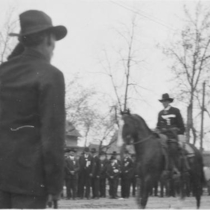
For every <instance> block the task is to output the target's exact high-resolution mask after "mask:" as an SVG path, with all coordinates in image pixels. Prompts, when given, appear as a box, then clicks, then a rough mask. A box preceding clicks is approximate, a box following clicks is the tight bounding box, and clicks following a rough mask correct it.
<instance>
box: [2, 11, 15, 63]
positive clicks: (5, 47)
mask: <svg viewBox="0 0 210 210" xmlns="http://www.w3.org/2000/svg"><path fill="white" fill-rule="evenodd" d="M14 10H15V8H12V7H11V8H10V9H9V11H7V12H6V14H5V19H4V20H3V21H2V22H3V24H2V25H1V26H0V63H2V62H4V61H5V60H6V59H7V56H8V55H9V54H10V52H11V51H12V49H13V48H14V46H15V43H16V42H17V40H14V38H12V37H10V36H9V34H10V33H11V32H14V31H15V29H16V28H17V21H15V20H13V17H12V16H13V13H14Z"/></svg>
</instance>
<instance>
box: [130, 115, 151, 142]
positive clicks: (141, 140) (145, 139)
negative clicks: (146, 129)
mask: <svg viewBox="0 0 210 210" xmlns="http://www.w3.org/2000/svg"><path fill="white" fill-rule="evenodd" d="M130 117H131V118H133V119H134V120H136V119H135V118H136V117H135V116H133V115H130ZM135 124H136V123H135ZM135 127H136V125H135ZM152 136H153V134H150V135H149V136H147V137H146V138H143V139H140V140H139V141H137V142H133V143H129V144H128V145H136V144H141V143H143V142H145V141H147V140H149V139H150V138H151V137H152Z"/></svg>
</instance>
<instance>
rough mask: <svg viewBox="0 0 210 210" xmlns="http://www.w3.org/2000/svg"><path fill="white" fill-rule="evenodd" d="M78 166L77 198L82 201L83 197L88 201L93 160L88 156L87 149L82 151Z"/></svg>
mask: <svg viewBox="0 0 210 210" xmlns="http://www.w3.org/2000/svg"><path fill="white" fill-rule="evenodd" d="M79 166H80V170H79V180H78V196H79V198H81V199H83V197H84V196H85V197H86V198H87V199H90V187H91V180H92V177H93V158H92V156H91V155H90V151H89V148H88V147H86V148H85V149H84V154H83V155H81V156H80V158H79ZM84 188H85V193H84Z"/></svg>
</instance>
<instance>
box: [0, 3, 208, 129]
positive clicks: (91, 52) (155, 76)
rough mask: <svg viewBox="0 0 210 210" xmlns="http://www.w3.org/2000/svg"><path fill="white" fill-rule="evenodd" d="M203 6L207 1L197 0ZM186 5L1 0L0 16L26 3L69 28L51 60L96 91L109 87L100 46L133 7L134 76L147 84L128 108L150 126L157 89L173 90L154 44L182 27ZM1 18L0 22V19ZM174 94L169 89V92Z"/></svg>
mask: <svg viewBox="0 0 210 210" xmlns="http://www.w3.org/2000/svg"><path fill="white" fill-rule="evenodd" d="M202 2H203V4H205V5H206V6H209V5H210V2H209V1H202ZM184 4H186V5H187V6H188V7H189V8H191V7H192V6H193V5H194V3H193V1H184V0H183V1H178V0H177V1H172V0H170V1H169V0H165V1H157V0H145V1H143V0H138V1H132V0H127V1H119V0H112V1H111V0H110V1H108V0H107V1H103V0H94V1H85V0H83V1H82V0H0V19H1V21H2V22H3V20H4V17H5V12H7V11H8V10H10V9H11V7H14V8H15V12H14V14H13V17H14V18H16V19H17V18H18V14H20V13H21V12H23V11H25V10H28V9H37V10H42V11H44V12H46V13H47V14H48V15H49V16H50V17H51V18H52V20H53V24H54V25H59V24H61V25H64V26H66V27H67V29H68V35H67V37H66V38H65V39H63V40H61V41H59V42H58V43H57V46H56V49H55V52H54V58H53V61H52V63H53V64H54V65H55V66H56V67H58V68H59V69H60V70H61V71H62V72H63V73H64V76H65V80H66V84H67V83H68V81H70V80H71V79H72V77H73V75H74V74H75V73H79V74H80V76H81V77H82V78H83V80H82V81H83V84H84V86H87V87H88V86H91V87H95V88H97V90H98V91H101V92H106V93H110V94H113V87H112V85H111V83H110V80H109V78H108V77H106V76H104V75H102V74H99V72H101V71H102V70H101V68H102V67H101V65H99V62H98V59H99V55H100V54H101V52H102V50H103V49H104V48H107V47H109V46H111V45H113V44H114V43H115V41H116V39H115V37H116V33H115V32H114V30H113V29H114V28H116V29H117V28H119V24H120V23H122V22H124V23H125V24H129V23H130V21H131V17H132V15H133V12H132V11H130V10H129V9H131V10H136V11H138V12H139V13H138V15H137V17H138V19H139V23H140V28H141V30H142V33H141V34H140V36H141V37H140V39H141V40H142V42H143V43H144V47H145V46H146V47H145V48H144V49H142V50H144V51H143V53H144V54H145V56H144V59H145V60H146V64H145V63H144V65H143V70H142V73H141V74H140V75H138V76H139V81H140V85H141V86H143V87H144V88H146V89H148V91H145V90H142V94H141V95H142V99H144V101H145V102H144V101H138V103H136V104H135V105H134V106H133V107H131V110H132V112H135V113H138V114H140V115H141V116H142V117H143V118H144V119H145V120H146V122H147V123H148V125H149V126H150V127H151V128H154V127H155V125H156V120H157V113H158V111H160V110H161V109H162V105H161V104H160V103H159V101H158V99H159V98H160V97H161V95H162V93H165V92H168V93H172V92H173V91H172V89H173V84H172V82H171V81H170V79H171V73H170V69H169V67H168V65H169V63H168V61H167V59H166V58H165V57H164V56H163V55H162V53H161V51H160V49H157V47H156V45H157V44H158V43H159V44H161V45H164V43H167V42H168V40H169V39H170V38H171V37H172V35H173V34H174V31H175V30H177V29H179V28H181V27H182V26H183V25H182V20H183V5H184ZM0 23H1V22H0ZM172 96H173V95H172ZM174 105H175V106H177V107H178V108H180V109H181V112H182V113H183V116H184V118H185V113H186V107H184V106H182V105H181V104H179V103H178V102H176V100H175V102H174Z"/></svg>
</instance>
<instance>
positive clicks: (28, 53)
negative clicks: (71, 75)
mask: <svg viewBox="0 0 210 210" xmlns="http://www.w3.org/2000/svg"><path fill="white" fill-rule="evenodd" d="M22 55H23V56H26V57H31V58H38V59H41V60H44V61H46V62H48V63H49V61H48V59H47V58H46V57H45V55H43V54H42V53H40V52H39V51H37V50H35V49H31V48H26V49H25V51H24V52H23V54H22Z"/></svg>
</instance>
